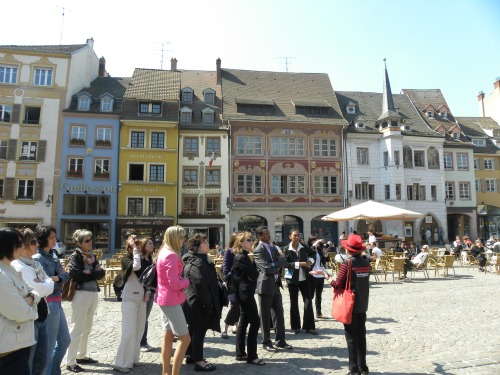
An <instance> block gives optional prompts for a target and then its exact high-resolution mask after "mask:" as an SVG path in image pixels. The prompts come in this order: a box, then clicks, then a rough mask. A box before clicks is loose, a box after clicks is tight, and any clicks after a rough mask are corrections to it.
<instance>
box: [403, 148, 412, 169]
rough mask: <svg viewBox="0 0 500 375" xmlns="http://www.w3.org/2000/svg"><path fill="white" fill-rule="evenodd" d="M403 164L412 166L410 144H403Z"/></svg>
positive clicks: (405, 166)
mask: <svg viewBox="0 0 500 375" xmlns="http://www.w3.org/2000/svg"><path fill="white" fill-rule="evenodd" d="M403 166H404V168H413V156H412V150H411V147H410V146H403Z"/></svg>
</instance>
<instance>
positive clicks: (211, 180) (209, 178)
mask: <svg viewBox="0 0 500 375" xmlns="http://www.w3.org/2000/svg"><path fill="white" fill-rule="evenodd" d="M205 185H206V186H220V169H211V168H210V169H207V173H206V181H205Z"/></svg>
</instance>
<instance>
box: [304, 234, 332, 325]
mask: <svg viewBox="0 0 500 375" xmlns="http://www.w3.org/2000/svg"><path fill="white" fill-rule="evenodd" d="M307 246H309V247H310V248H311V249H313V250H314V252H315V259H314V265H313V267H312V269H311V271H318V270H322V271H324V272H325V273H327V274H328V272H327V271H326V267H325V263H326V262H328V260H329V257H328V253H327V251H326V249H327V248H326V247H325V246H324V241H323V240H322V239H318V237H316V236H311V237H309V239H308V240H307ZM324 285H325V278H324V277H323V275H322V274H321V275H309V286H310V289H311V299H314V305H315V307H316V318H318V319H327V317H326V316H324V315H323V314H322V313H321V302H322V298H321V296H322V294H323V288H324Z"/></svg>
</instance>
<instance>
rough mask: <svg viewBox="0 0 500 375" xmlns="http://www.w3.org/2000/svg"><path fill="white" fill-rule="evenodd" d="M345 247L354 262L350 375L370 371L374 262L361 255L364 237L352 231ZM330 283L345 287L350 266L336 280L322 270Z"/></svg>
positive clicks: (349, 328) (347, 330)
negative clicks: (369, 320)
mask: <svg viewBox="0 0 500 375" xmlns="http://www.w3.org/2000/svg"><path fill="white" fill-rule="evenodd" d="M341 244H342V246H343V247H345V249H346V251H347V255H349V260H350V263H351V267H352V271H353V272H351V279H350V282H351V287H352V289H354V290H355V298H354V307H353V311H352V321H351V324H344V331H345V339H346V342H347V349H348V352H349V374H362V375H367V374H368V366H367V365H366V311H367V310H368V299H369V278H370V262H369V261H368V259H366V258H365V257H362V256H361V254H362V253H363V252H364V250H365V246H364V245H363V241H362V239H361V237H360V236H358V235H354V234H351V235H349V237H348V238H347V240H344V241H342V242H341ZM322 273H323V275H324V277H325V278H327V281H328V283H330V285H331V286H332V287H333V288H334V289H335V290H338V289H340V290H343V289H345V287H346V283H347V274H348V265H347V263H343V264H342V266H341V268H340V271H339V273H338V275H337V279H336V280H333V279H332V278H330V277H328V275H327V274H326V273H325V272H322ZM318 274H319V272H318Z"/></svg>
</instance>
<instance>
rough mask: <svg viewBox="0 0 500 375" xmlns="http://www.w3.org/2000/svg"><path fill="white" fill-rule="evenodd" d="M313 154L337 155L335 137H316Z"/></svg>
mask: <svg viewBox="0 0 500 375" xmlns="http://www.w3.org/2000/svg"><path fill="white" fill-rule="evenodd" d="M313 155H314V156H332V157H335V156H337V143H336V142H335V139H314V140H313Z"/></svg>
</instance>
